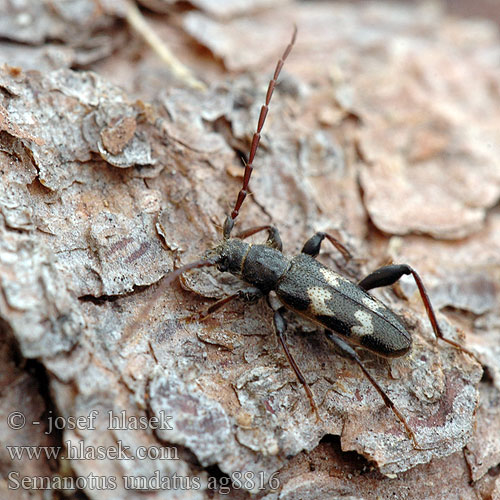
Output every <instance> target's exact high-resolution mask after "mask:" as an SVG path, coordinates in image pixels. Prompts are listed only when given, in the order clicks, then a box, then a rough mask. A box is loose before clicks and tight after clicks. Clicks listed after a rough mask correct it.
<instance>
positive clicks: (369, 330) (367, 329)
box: [351, 309, 373, 337]
mask: <svg viewBox="0 0 500 500" xmlns="http://www.w3.org/2000/svg"><path fill="white" fill-rule="evenodd" d="M354 317H355V318H356V319H357V320H358V321H359V322H360V323H361V324H360V325H354V326H353V327H351V332H352V333H353V334H354V335H358V336H359V337H364V336H365V335H373V323H372V316H371V314H370V313H369V312H368V311H363V310H362V309H359V310H358V311H356V312H355V313H354Z"/></svg>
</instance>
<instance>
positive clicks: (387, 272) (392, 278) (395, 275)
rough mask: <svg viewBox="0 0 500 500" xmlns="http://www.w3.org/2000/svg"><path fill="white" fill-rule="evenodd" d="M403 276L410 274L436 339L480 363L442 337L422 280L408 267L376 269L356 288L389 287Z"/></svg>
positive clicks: (467, 352)
mask: <svg viewBox="0 0 500 500" xmlns="http://www.w3.org/2000/svg"><path fill="white" fill-rule="evenodd" d="M403 274H407V275H410V274H411V275H412V276H413V279H414V280H415V283H416V284H417V287H418V291H419V293H420V296H421V297H422V302H423V303H424V306H425V310H426V311H427V316H428V317H429V320H430V322H431V325H432V329H433V330H434V334H435V335H436V338H437V339H441V340H442V341H443V342H447V343H448V344H450V345H452V346H453V347H455V348H456V349H458V350H460V351H462V352H465V353H466V354H469V356H472V357H473V358H474V359H475V360H476V361H477V362H478V363H480V361H479V360H478V359H477V358H476V356H475V354H474V353H472V352H471V351H469V350H468V349H466V348H465V347H462V346H461V345H460V344H459V343H457V342H455V341H453V340H449V339H447V338H445V337H444V336H443V332H442V330H441V327H440V326H439V323H438V321H437V319H436V314H435V313H434V308H433V307H432V304H431V301H430V299H429V295H428V294H427V290H426V289H425V287H424V284H423V282H422V279H421V278H420V276H419V275H418V273H417V272H416V271H415V270H414V269H413V268H411V267H410V266H409V265H407V264H395V265H391V266H384V267H381V268H380V269H377V270H376V271H374V272H373V273H371V274H369V275H368V276H367V277H366V278H364V279H363V280H361V281H360V282H359V283H358V286H360V287H361V288H362V289H363V290H367V291H368V290H371V289H372V288H378V287H382V286H389V285H392V284H394V283H396V281H398V280H399V279H400V278H401V276H403Z"/></svg>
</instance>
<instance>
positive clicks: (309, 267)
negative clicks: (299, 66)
mask: <svg viewBox="0 0 500 500" xmlns="http://www.w3.org/2000/svg"><path fill="white" fill-rule="evenodd" d="M296 35H297V29H296V28H295V29H294V32H293V36H292V39H291V41H290V43H289V44H288V46H287V47H286V49H285V51H284V53H283V55H282V56H281V58H280V59H279V61H278V63H277V65H276V69H275V71H274V75H273V77H272V79H271V81H270V82H269V86H268V89H267V94H266V99H265V103H264V105H263V106H262V108H261V111H260V116H259V120H258V123H257V130H256V132H255V133H254V135H253V139H252V145H251V148H250V155H249V158H248V162H247V163H246V165H245V173H244V177H243V185H242V187H241V189H240V191H239V193H238V197H237V199H236V203H235V205H234V208H233V210H232V212H231V213H230V214H229V215H228V216H227V217H226V220H225V222H224V227H223V239H222V241H221V242H220V243H219V244H218V245H217V246H216V247H215V248H213V249H211V250H209V251H208V252H207V254H206V257H205V258H204V259H202V260H198V261H196V262H192V263H190V264H187V265H185V266H183V267H181V268H179V269H176V270H175V271H172V272H171V273H169V274H168V275H167V276H166V277H165V281H164V283H163V284H162V286H161V287H160V288H159V289H158V290H157V292H159V291H161V290H163V289H164V287H165V286H168V285H169V284H171V283H172V282H173V281H174V280H175V279H176V278H178V277H179V276H180V275H181V274H182V273H184V272H186V271H188V270H190V269H195V268H201V267H206V266H216V267H217V268H218V269H219V271H223V272H229V273H231V274H233V275H235V276H237V277H239V278H241V279H242V280H243V281H245V282H246V283H247V284H248V285H250V286H247V287H246V288H243V289H242V290H240V291H238V292H237V293H235V294H233V295H229V296H227V297H225V298H223V299H221V300H218V301H217V302H215V303H214V304H212V305H211V306H210V307H209V308H208V309H207V310H206V311H205V312H204V313H202V314H199V315H198V316H197V319H203V318H206V317H207V316H208V315H209V314H211V313H213V312H214V311H216V310H218V309H219V308H220V307H222V306H224V305H225V304H227V303H228V302H230V301H231V300H233V299H242V300H244V301H249V302H250V301H255V300H257V299H259V298H261V297H263V296H268V295H269V293H270V292H271V291H274V292H275V294H276V296H277V297H278V299H279V300H280V302H281V303H282V306H281V307H280V308H278V309H277V310H275V311H274V328H275V331H276V334H277V336H278V340H279V342H280V344H281V346H282V347H283V350H284V352H285V355H286V357H287V359H288V362H289V363H290V365H291V367H292V369H293V370H294V372H295V375H296V376H297V378H298V380H299V381H300V383H301V384H302V386H303V387H304V390H305V392H306V394H307V397H308V398H309V401H310V404H311V407H312V409H313V411H314V412H315V414H316V416H317V418H319V414H318V408H317V406H316V404H315V402H314V397H313V394H312V391H311V389H310V388H309V386H308V384H307V382H306V379H305V378H304V376H303V374H302V372H301V371H300V368H299V367H298V365H297V363H296V362H295V360H294V359H293V356H292V354H291V353H290V351H289V349H288V346H287V344H286V341H285V330H286V322H285V319H284V317H283V312H284V310H285V308H288V309H290V310H292V311H294V312H296V313H297V314H300V315H302V316H304V317H305V318H307V319H309V320H311V321H312V322H314V323H316V324H317V325H319V326H320V327H322V328H325V334H326V336H327V338H328V339H329V340H330V341H331V342H333V344H334V345H335V346H336V347H337V349H338V350H339V351H340V352H341V353H342V354H343V355H344V356H345V357H347V358H349V359H351V360H352V361H354V362H355V363H356V364H357V365H358V366H359V367H360V368H361V370H362V371H363V373H364V374H365V375H366V377H367V378H368V380H369V381H370V382H371V384H372V385H373V386H374V387H375V389H376V390H377V392H378V393H379V394H380V396H381V397H382V399H383V401H384V403H385V404H386V406H387V407H388V408H390V409H391V410H392V411H393V412H394V414H395V415H396V417H397V418H398V419H399V421H400V422H401V423H402V425H403V426H404V428H405V430H406V432H407V434H408V436H409V437H410V438H411V440H412V441H413V444H414V447H415V448H417V449H421V448H420V446H419V444H418V441H417V439H416V436H415V433H414V432H413V430H412V429H411V428H410V426H409V425H408V423H407V422H406V419H405V418H404V416H403V415H402V414H401V412H400V411H399V410H398V409H397V407H396V406H395V405H394V403H393V402H392V400H391V399H390V398H389V396H388V395H387V394H386V393H385V392H384V390H383V389H382V388H381V387H380V386H379V384H378V383H377V382H376V381H375V380H374V378H373V377H372V376H371V375H370V373H369V372H368V371H367V369H366V368H365V366H364V365H363V362H362V361H361V359H360V357H359V356H358V354H357V352H356V351H355V349H354V348H353V347H352V345H353V346H358V347H362V348H364V349H368V350H369V351H371V352H373V353H375V354H376V355H378V356H382V357H385V358H394V357H400V356H403V355H405V354H406V353H408V352H409V351H410V349H411V346H412V337H411V335H410V333H409V332H408V331H407V330H406V328H405V326H404V325H403V324H402V322H401V320H400V319H399V318H398V317H397V316H396V315H395V314H394V313H393V312H392V311H391V310H390V309H389V308H388V307H387V306H385V305H384V304H383V303H382V302H380V301H379V300H377V299H376V298H375V297H373V296H372V295H370V294H369V293H368V291H369V290H371V289H373V288H378V287H384V286H388V285H392V284H394V283H395V282H396V281H398V280H399V279H400V278H401V276H403V275H412V276H413V278H414V280H415V282H416V284H417V287H418V290H419V292H420V295H421V297H422V301H423V303H424V306H425V309H426V311H427V315H428V317H429V320H430V322H431V324H432V328H433V330H434V333H435V335H436V338H438V339H441V340H443V341H445V342H447V343H448V344H451V345H452V346H454V347H455V348H457V349H460V350H461V351H463V352H465V353H467V354H469V355H471V356H472V357H474V358H475V356H474V354H472V353H471V352H470V351H468V350H467V349H465V348H464V347H462V346H461V345H460V344H458V343H456V342H454V341H452V340H449V339H446V338H444V337H443V334H442V331H441V328H440V327H439V324H438V322H437V319H436V315H435V313H434V310H433V308H432V305H431V302H430V300H429V296H428V295H427V292H426V290H425V288H424V285H423V283H422V280H421V278H420V276H419V275H418V274H417V273H416V271H415V270H414V269H412V268H411V267H410V266H408V265H406V264H399V265H389V266H384V267H381V268H379V269H377V270H376V271H374V272H373V273H371V274H369V275H368V276H367V277H366V278H364V279H362V280H361V281H360V282H358V283H354V282H352V281H350V280H348V279H346V278H344V277H343V276H341V275H340V274H338V273H336V272H334V271H332V270H331V269H329V268H327V267H326V266H324V265H323V264H321V263H320V262H318V261H317V260H316V259H315V257H316V256H317V255H318V254H319V252H320V248H321V243H322V242H323V240H324V239H325V238H326V239H328V240H329V241H330V242H331V243H332V244H333V245H334V246H335V248H336V249H337V250H338V251H339V252H340V253H341V254H342V255H343V257H344V258H345V259H349V258H350V257H351V256H350V253H349V251H348V250H347V249H346V248H345V247H344V245H343V244H342V243H340V242H339V241H338V240H337V239H336V238H334V237H333V236H331V235H329V234H327V233H323V232H317V233H316V234H315V235H314V236H313V237H312V238H310V239H309V240H308V241H306V243H305V245H304V247H303V248H302V252H301V253H300V254H299V255H297V256H295V257H292V258H289V257H286V256H285V255H284V254H283V253H282V243H281V239H280V236H279V232H278V230H277V229H276V228H275V227H274V226H270V225H264V226H258V227H252V228H249V229H247V230H245V231H242V232H240V233H238V234H237V235H236V237H231V233H232V230H233V226H234V221H235V219H236V217H237V216H238V214H239V210H240V208H241V205H242V204H243V201H244V200H245V197H246V196H247V194H248V184H249V181H250V176H251V175H252V170H253V161H254V158H255V154H256V152H257V149H258V146H259V141H260V135H261V131H262V128H263V126H264V122H265V120H266V116H267V113H268V110H269V103H270V102H271V97H272V94H273V91H274V88H275V86H276V82H277V79H278V76H279V74H280V72H281V69H282V67H283V64H284V62H285V60H286V58H287V57H288V55H289V53H290V51H291V50H292V47H293V45H294V43H295V39H296ZM261 231H267V233H268V238H267V241H266V242H265V243H264V244H250V243H246V242H245V241H244V239H245V238H247V237H249V236H252V235H254V234H256V233H259V232H261ZM155 296H156V293H155ZM152 302H154V301H152ZM150 304H151V303H150ZM150 307H151V306H149V307H148V306H147V307H146V309H145V311H149V309H150ZM145 314H146V313H145V312H144V311H143V314H141V316H145Z"/></svg>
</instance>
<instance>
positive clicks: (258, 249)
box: [212, 238, 290, 293]
mask: <svg viewBox="0 0 500 500" xmlns="http://www.w3.org/2000/svg"><path fill="white" fill-rule="evenodd" d="M212 252H213V254H215V258H216V259H217V267H218V269H219V271H227V272H229V273H231V274H234V275H235V276H239V277H240V278H242V279H243V280H244V281H246V282H247V283H250V284H251V285H254V286H256V287H257V288H259V289H260V290H262V291H263V292H264V293H267V292H269V291H271V290H274V288H275V287H276V284H277V282H278V280H279V279H280V278H281V276H283V274H284V273H285V272H286V270H287V269H288V267H289V264H290V263H289V260H288V259H287V258H286V257H285V256H284V255H283V254H282V253H281V252H280V251H279V250H277V249H275V248H271V247H270V246H268V245H252V244H250V243H246V242H244V241H243V240H240V239H238V238H229V239H227V240H223V241H222V242H221V243H220V244H219V245H218V246H217V247H216V248H215V249H214V250H213V251H212Z"/></svg>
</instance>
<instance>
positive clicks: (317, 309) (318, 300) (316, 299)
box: [307, 286, 333, 316]
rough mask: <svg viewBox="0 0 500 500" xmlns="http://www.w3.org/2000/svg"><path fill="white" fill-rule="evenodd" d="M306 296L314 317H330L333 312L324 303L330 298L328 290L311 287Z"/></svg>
mask: <svg viewBox="0 0 500 500" xmlns="http://www.w3.org/2000/svg"><path fill="white" fill-rule="evenodd" d="M307 295H308V296H309V300H310V301H311V306H310V309H311V312H312V313H313V314H314V315H316V316H320V315H322V316H331V315H332V313H333V311H332V309H331V308H330V307H328V306H327V305H326V301H327V300H330V299H331V298H332V294H331V293H330V292H329V291H328V289H326V288H324V287H321V286H311V287H309V288H308V289H307Z"/></svg>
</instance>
